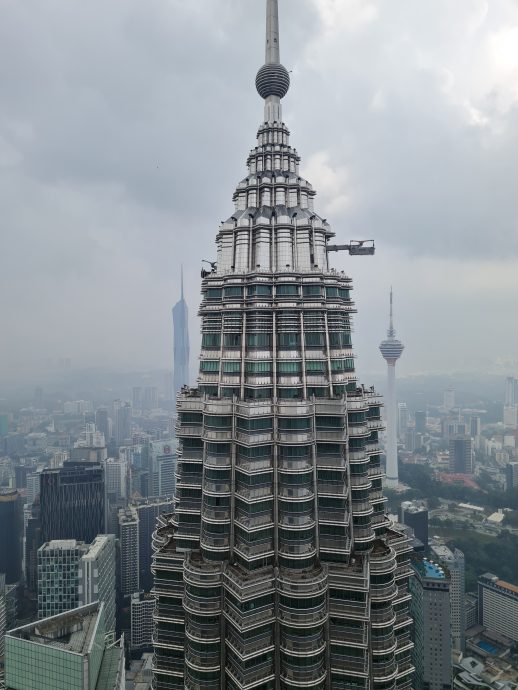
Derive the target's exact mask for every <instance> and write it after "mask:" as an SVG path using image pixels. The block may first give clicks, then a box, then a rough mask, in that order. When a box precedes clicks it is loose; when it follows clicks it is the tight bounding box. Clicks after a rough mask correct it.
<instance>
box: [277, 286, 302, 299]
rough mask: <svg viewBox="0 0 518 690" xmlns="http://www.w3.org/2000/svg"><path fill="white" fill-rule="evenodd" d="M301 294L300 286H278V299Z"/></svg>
mask: <svg viewBox="0 0 518 690" xmlns="http://www.w3.org/2000/svg"><path fill="white" fill-rule="evenodd" d="M298 294H299V286H298V285H291V284H289V285H286V284H283V285H277V297H287V296H292V295H293V296H297V295H298Z"/></svg>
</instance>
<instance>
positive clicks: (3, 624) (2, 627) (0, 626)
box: [0, 573, 7, 680]
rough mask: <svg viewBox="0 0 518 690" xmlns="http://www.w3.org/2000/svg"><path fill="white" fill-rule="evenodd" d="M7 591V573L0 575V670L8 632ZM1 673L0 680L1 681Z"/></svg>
mask: <svg viewBox="0 0 518 690" xmlns="http://www.w3.org/2000/svg"><path fill="white" fill-rule="evenodd" d="M6 598H7V591H6V584H5V573H0V669H1V668H2V667H3V665H4V652H5V641H4V636H5V633H6V631H7V601H6ZM1 677H2V676H1V672H0V680H1Z"/></svg>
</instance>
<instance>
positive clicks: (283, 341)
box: [277, 333, 300, 350]
mask: <svg viewBox="0 0 518 690" xmlns="http://www.w3.org/2000/svg"><path fill="white" fill-rule="evenodd" d="M277 342H278V344H279V347H280V348H283V349H286V350H294V349H296V348H298V347H300V333H278V335H277Z"/></svg>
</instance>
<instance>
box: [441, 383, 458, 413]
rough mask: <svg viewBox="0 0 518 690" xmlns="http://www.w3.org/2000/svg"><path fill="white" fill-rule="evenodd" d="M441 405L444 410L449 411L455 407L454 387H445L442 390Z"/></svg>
mask: <svg viewBox="0 0 518 690" xmlns="http://www.w3.org/2000/svg"><path fill="white" fill-rule="evenodd" d="M442 406H443V408H444V410H445V411H446V412H451V411H452V410H454V409H455V389H454V388H451V387H450V388H447V389H446V390H445V391H444V395H443V403H442Z"/></svg>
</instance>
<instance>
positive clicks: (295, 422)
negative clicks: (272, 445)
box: [279, 417, 311, 431]
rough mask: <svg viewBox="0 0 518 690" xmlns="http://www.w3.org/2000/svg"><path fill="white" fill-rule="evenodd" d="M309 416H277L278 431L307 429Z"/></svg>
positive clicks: (309, 422)
mask: <svg viewBox="0 0 518 690" xmlns="http://www.w3.org/2000/svg"><path fill="white" fill-rule="evenodd" d="M310 429H311V419H310V418H309V417H279V431H309V430H310Z"/></svg>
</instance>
